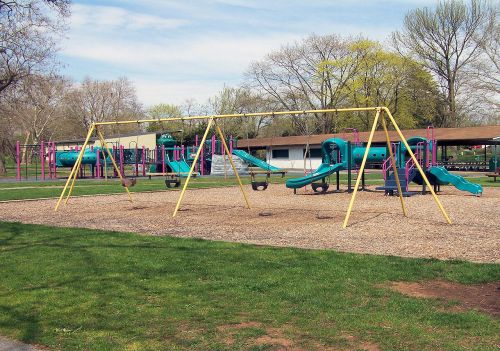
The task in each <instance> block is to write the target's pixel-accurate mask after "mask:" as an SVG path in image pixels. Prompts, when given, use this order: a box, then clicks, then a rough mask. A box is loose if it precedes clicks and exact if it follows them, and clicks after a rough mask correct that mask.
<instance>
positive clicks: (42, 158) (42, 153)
mask: <svg viewBox="0 0 500 351" xmlns="http://www.w3.org/2000/svg"><path fill="white" fill-rule="evenodd" d="M40 168H41V169H40V170H41V172H42V180H45V143H44V142H43V140H42V141H41V142H40Z"/></svg>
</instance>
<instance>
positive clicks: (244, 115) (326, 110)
mask: <svg viewBox="0 0 500 351" xmlns="http://www.w3.org/2000/svg"><path fill="white" fill-rule="evenodd" d="M378 110H387V108H386V107H381V106H380V107H356V108H333V109H324V110H303V111H277V112H252V113H234V114H228V115H212V116H187V117H172V118H157V119H138V120H128V121H116V122H96V123H94V125H96V126H106V125H115V124H132V123H152V122H167V121H190V120H196V119H211V118H213V119H224V118H238V117H264V116H280V115H297V114H311V113H331V112H356V111H358V112H359V111H378Z"/></svg>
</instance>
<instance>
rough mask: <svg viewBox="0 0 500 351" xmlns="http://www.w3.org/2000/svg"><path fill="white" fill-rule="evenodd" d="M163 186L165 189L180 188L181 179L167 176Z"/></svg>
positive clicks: (177, 176) (176, 176)
mask: <svg viewBox="0 0 500 351" xmlns="http://www.w3.org/2000/svg"><path fill="white" fill-rule="evenodd" d="M165 186H166V187H167V188H178V187H180V186H181V178H180V176H179V175H177V174H172V175H169V176H167V177H166V178H165Z"/></svg>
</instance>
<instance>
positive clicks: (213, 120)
mask: <svg viewBox="0 0 500 351" xmlns="http://www.w3.org/2000/svg"><path fill="white" fill-rule="evenodd" d="M361 111H373V112H375V118H374V120H373V124H372V128H371V131H370V135H369V137H368V143H367V145H366V151H365V154H364V155H363V160H362V162H361V167H360V170H359V172H358V176H357V178H356V185H355V186H354V192H353V193H352V196H351V199H350V202H349V207H348V208H347V213H346V215H345V218H344V221H343V224H342V227H343V228H346V227H347V225H348V223H349V218H350V216H351V213H352V209H353V207H354V201H355V199H356V195H357V192H358V187H359V184H360V181H361V176H362V174H363V170H364V169H365V165H366V160H367V157H368V151H369V149H370V146H371V144H372V141H373V135H374V133H375V131H376V129H377V127H378V125H379V122H381V125H382V128H383V130H384V133H385V136H386V143H387V148H388V150H389V157H390V158H391V166H392V168H393V171H394V175H395V177H396V184H397V186H398V194H399V200H400V202H401V208H402V211H403V215H404V216H405V217H407V216H408V212H407V209H406V205H405V202H404V199H403V195H402V191H401V188H400V183H399V179H398V172H397V167H396V161H395V159H394V154H393V152H392V148H391V140H390V137H389V132H388V130H387V122H386V116H387V118H389V121H390V122H391V124H392V125H393V127H394V129H395V130H396V132H397V134H398V136H399V138H400V139H401V141H402V142H403V144H404V145H405V146H406V149H407V150H408V153H409V154H410V157H411V158H412V159H413V161H414V163H415V166H416V167H417V169H418V171H419V172H420V175H421V176H422V178H423V180H424V182H425V183H426V185H427V187H428V189H429V190H430V192H431V194H432V196H433V198H434V201H435V202H436V204H437V206H438V208H439V210H440V211H441V213H442V215H443V217H444V219H445V220H446V222H447V223H450V224H451V220H450V218H449V217H448V214H447V213H446V210H445V209H444V207H443V205H442V204H441V202H440V201H439V199H438V197H437V195H436V193H435V192H434V190H433V187H432V186H431V184H430V182H429V180H428V179H427V177H426V175H425V173H424V171H423V170H422V168H421V166H420V164H419V162H418V161H417V159H416V157H415V154H414V153H413V152H412V150H411V148H410V146H409V145H408V142H407V141H406V138H405V137H404V135H403V133H402V132H401V130H400V129H399V127H398V125H397V123H396V121H395V119H394V117H393V116H392V114H391V112H390V111H389V109H388V108H387V107H361V108H340V109H322V110H305V111H278V112H256V113H243V114H226V115H213V116H189V117H175V118H158V119H139V120H127V121H116V122H97V123H93V124H92V125H91V127H90V128H89V131H88V133H87V137H86V138H85V142H84V143H83V146H82V149H81V151H80V153H79V155H78V157H77V160H76V162H75V164H74V166H73V168H72V170H71V173H70V175H69V177H68V179H67V181H66V184H65V185H64V188H63V190H62V192H61V195H60V196H59V199H58V201H57V203H56V206H55V209H54V210H55V211H57V210H58V209H59V206H60V205H61V203H62V201H63V199H64V196H66V199H65V201H64V203H65V204H67V203H68V201H69V198H70V196H71V194H72V192H73V187H74V185H75V181H76V178H77V177H78V170H79V169H80V166H81V163H82V159H83V154H84V152H85V149H86V148H87V146H88V143H89V141H90V138H91V136H92V134H93V133H94V132H95V133H96V135H97V137H98V138H99V140H100V142H101V145H102V146H103V147H104V149H105V150H106V152H107V154H108V156H109V158H110V160H111V162H112V164H113V167H114V169H115V171H116V172H117V174H118V176H119V178H120V180H121V182H122V184H125V183H124V178H123V175H122V174H121V172H120V169H119V168H118V166H117V164H116V162H115V159H114V158H113V155H112V153H111V151H110V150H109V148H108V145H107V143H106V139H105V138H104V134H103V133H102V130H101V128H100V127H101V126H110V125H120V124H135V123H137V124H141V123H152V122H169V121H186V120H207V121H208V123H207V127H206V129H205V132H204V134H203V138H202V140H201V142H200V145H204V144H205V141H206V140H207V136H208V134H209V132H210V130H211V129H212V128H214V129H215V131H216V133H217V134H218V136H219V137H220V139H221V141H222V144H223V146H224V150H225V152H226V154H227V155H228V158H229V161H230V163H231V167H232V168H233V171H234V174H235V176H236V180H237V182H238V185H239V188H240V190H241V193H242V195H243V199H244V202H245V205H246V207H247V208H250V201H249V200H248V196H247V194H246V192H245V189H244V187H243V184H242V182H241V178H240V176H239V174H238V171H237V170H236V167H235V165H234V162H233V157H232V155H231V154H230V152H229V148H228V146H227V143H226V139H225V136H224V134H223V132H222V130H221V128H220V127H219V125H218V123H217V121H218V120H223V119H229V118H242V117H243V118H247V117H263V116H270V117H277V116H283V115H293V114H303V115H308V114H313V113H340V112H361ZM200 154H201V147H200V148H198V150H197V152H196V156H195V158H194V160H193V163H192V165H191V168H190V170H189V174H188V176H187V178H186V181H185V182H184V186H183V188H182V190H181V193H180V195H179V198H178V200H177V204H176V206H175V209H174V212H173V214H172V216H173V217H175V216H176V215H177V212H178V211H179V208H180V206H181V203H182V200H183V198H184V194H185V193H186V189H187V187H188V184H189V181H190V180H191V176H192V174H193V172H194V169H195V165H196V163H197V162H198V159H199V157H200ZM68 187H69V189H68ZM125 191H126V193H127V195H128V198H129V201H131V202H132V201H133V200H132V195H131V193H130V190H129V189H128V187H126V186H125Z"/></svg>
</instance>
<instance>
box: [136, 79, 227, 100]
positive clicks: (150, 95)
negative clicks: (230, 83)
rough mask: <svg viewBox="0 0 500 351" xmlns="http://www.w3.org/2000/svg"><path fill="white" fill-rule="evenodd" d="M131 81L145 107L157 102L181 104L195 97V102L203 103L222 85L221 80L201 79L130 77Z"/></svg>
mask: <svg viewBox="0 0 500 351" xmlns="http://www.w3.org/2000/svg"><path fill="white" fill-rule="evenodd" d="M131 81H132V82H133V83H134V85H135V87H136V89H137V96H138V97H139V100H140V101H141V102H142V103H144V104H145V106H146V107H148V106H151V105H155V104H159V103H170V104H176V105H181V104H183V103H184V102H185V101H186V100H187V99H195V100H196V101H197V102H200V103H204V102H205V101H206V100H207V99H208V98H209V97H211V96H213V95H214V94H216V93H217V92H218V91H220V90H221V89H222V88H223V86H224V83H223V82H219V81H210V82H207V81H202V80H199V81H197V80H186V81H181V82H169V81H163V80H157V79H144V78H134V77H132V79H131Z"/></svg>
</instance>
